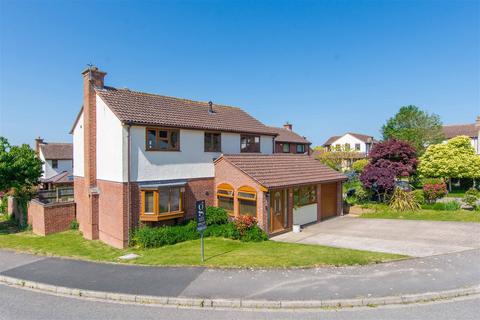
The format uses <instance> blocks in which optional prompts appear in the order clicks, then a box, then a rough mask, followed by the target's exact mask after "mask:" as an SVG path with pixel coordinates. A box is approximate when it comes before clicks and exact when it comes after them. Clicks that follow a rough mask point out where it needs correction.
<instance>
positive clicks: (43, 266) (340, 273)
mask: <svg viewBox="0 0 480 320" xmlns="http://www.w3.org/2000/svg"><path fill="white" fill-rule="evenodd" d="M0 261H1V263H0V281H3V282H8V281H11V279H21V281H17V282H16V283H15V284H17V285H25V282H29V284H28V286H32V287H34V288H35V287H36V288H38V289H45V290H47V291H53V292H57V293H59V292H61V293H66V294H76V295H82V294H83V295H85V296H86V294H84V293H81V292H79V290H85V291H94V292H103V296H102V297H103V298H108V297H111V298H112V299H114V300H115V299H117V300H122V299H123V297H121V296H118V295H122V294H124V295H137V296H155V297H169V300H168V304H175V303H176V302H178V303H179V304H182V303H185V301H190V302H188V303H194V304H195V303H197V302H198V303H200V304H201V306H203V305H204V303H205V300H202V299H216V300H217V302H216V303H218V301H224V302H225V303H224V304H223V305H224V306H232V307H240V306H242V307H246V306H263V307H272V308H276V307H287V306H288V305H289V306H291V307H292V306H295V305H296V306H301V307H305V306H307V305H308V304H309V303H310V304H311V305H312V306H317V305H319V304H318V303H315V302H321V303H322V306H328V305H336V304H337V303H340V302H336V301H340V300H343V301H348V299H351V300H352V301H353V302H351V305H357V304H359V305H362V304H363V305H366V304H370V302H371V301H375V302H376V304H387V303H388V302H389V301H390V302H392V303H402V302H408V301H407V300H408V299H411V300H415V299H416V298H415V297H410V298H409V297H408V296H406V297H405V295H423V294H427V295H428V294H430V295H428V297H430V298H431V299H436V298H439V297H443V296H439V295H435V294H434V293H438V292H448V291H449V290H454V291H455V290H467V291H465V292H467V294H468V293H470V294H471V293H475V292H476V291H478V289H479V288H480V268H478V266H479V265H480V250H479V249H474V250H468V251H463V252H456V253H450V254H444V255H438V256H431V257H425V258H416V259H408V260H401V261H395V262H389V263H383V264H375V265H367V266H352V267H326V268H313V269H285V270H283V269H267V270H261V269H258V270H253V269H208V268H200V267H192V268H165V267H145V266H134V265H120V264H106V263H94V262H87V261H79V260H71V259H61V258H52V257H39V256H33V255H29V254H22V253H15V252H13V251H4V250H0ZM30 282H31V283H40V284H43V285H44V286H42V287H39V286H35V285H31V284H30ZM10 283H11V282H10ZM45 285H46V286H45ZM59 287H61V288H62V290H60V289H59ZM65 288H71V289H72V288H73V289H72V290H70V291H68V290H66V289H65ZM469 288H470V289H471V288H475V290H474V291H475V292H474V291H472V290H470V289H469ZM455 292H456V291H455ZM465 292H464V293H465ZM108 293H112V294H115V295H108ZM454 294H455V295H461V294H457V293H454ZM98 296H99V297H100V296H101V295H98ZM385 297H390V299H386V300H385V299H384V298H385ZM391 297H397V299H391ZM398 297H400V298H398ZM175 298H178V299H180V300H175ZM125 299H127V298H125ZM128 299H131V297H130V298H128ZM181 299H183V300H181ZM185 299H190V300H185ZM192 299H200V300H201V301H200V300H198V301H197V302H195V301H194V300H192ZM369 299H377V300H369ZM133 300H134V301H135V299H133ZM192 301H193V302H192ZM280 301H282V306H280ZM369 301H370V302H369ZM246 302H248V303H246ZM410 302H412V301H410ZM208 303H210V306H214V304H213V302H212V301H210V302H208ZM289 303H290V304H289ZM218 305H222V304H221V303H220V304H218ZM342 305H349V304H348V303H345V304H344V303H343V302H342Z"/></svg>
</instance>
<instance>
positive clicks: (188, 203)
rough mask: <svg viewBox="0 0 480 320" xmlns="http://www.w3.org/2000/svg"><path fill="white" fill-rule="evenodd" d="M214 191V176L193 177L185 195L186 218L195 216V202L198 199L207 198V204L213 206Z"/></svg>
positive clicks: (186, 187)
mask: <svg viewBox="0 0 480 320" xmlns="http://www.w3.org/2000/svg"><path fill="white" fill-rule="evenodd" d="M214 191H215V190H214V178H205V179H192V180H190V181H188V183H187V185H186V186H185V195H184V201H185V205H184V210H185V216H184V219H185V220H188V219H193V218H195V202H196V201H197V200H205V204H206V205H207V206H213V205H214V200H213V198H214V197H213V195H214Z"/></svg>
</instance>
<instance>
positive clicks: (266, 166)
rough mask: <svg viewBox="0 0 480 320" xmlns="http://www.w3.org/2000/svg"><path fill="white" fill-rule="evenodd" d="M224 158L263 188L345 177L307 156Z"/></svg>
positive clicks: (255, 155)
mask: <svg viewBox="0 0 480 320" xmlns="http://www.w3.org/2000/svg"><path fill="white" fill-rule="evenodd" d="M222 159H225V160H226V161H228V162H230V163H231V164H232V165H234V166H235V167H237V168H238V169H240V170H241V171H243V172H244V173H245V174H247V175H248V176H250V177H251V178H253V179H254V180H256V181H257V182H258V183H260V184H261V185H262V186H264V187H266V188H278V187H288V186H296V185H305V184H312V183H321V182H330V181H340V180H346V177H345V176H344V175H343V174H341V173H339V172H337V171H335V170H333V169H330V168H328V167H327V166H325V165H323V164H321V163H320V162H319V161H317V160H315V159H313V158H312V157H310V156H307V155H296V154H271V155H262V154H236V155H223V156H221V157H220V158H219V159H217V160H216V161H215V162H218V161H221V160H222Z"/></svg>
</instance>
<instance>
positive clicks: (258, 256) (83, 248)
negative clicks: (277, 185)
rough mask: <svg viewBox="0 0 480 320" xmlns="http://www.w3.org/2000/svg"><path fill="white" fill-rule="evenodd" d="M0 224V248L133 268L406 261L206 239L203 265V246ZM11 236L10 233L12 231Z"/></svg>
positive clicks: (295, 246) (271, 243)
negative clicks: (135, 242) (129, 243)
mask: <svg viewBox="0 0 480 320" xmlns="http://www.w3.org/2000/svg"><path fill="white" fill-rule="evenodd" d="M0 219H1V218H0ZM2 223H3V222H2V221H0V248H5V249H14V250H19V251H24V252H30V253H35V254H41V255H51V256H63V257H72V258H78V259H85V260H92V261H101V262H119V259H118V257H120V256H122V255H124V254H127V253H136V254H138V255H140V258H138V259H136V260H132V261H129V262H126V263H130V264H142V265H155V266H208V267H259V268H260V267H261V268H288V267H315V266H327V265H335V266H343V265H364V264H369V263H378V262H385V261H389V260H396V259H401V258H405V256H401V255H395V254H387V253H379V252H370V251H361V250H350V249H341V248H333V247H325V246H316V245H304V244H294V243H281V242H274V241H263V242H240V241H237V240H230V239H223V238H206V239H205V262H204V263H201V262H200V242H199V240H193V241H186V242H182V243H178V244H175V245H171V246H164V247H161V248H154V249H138V248H128V249H123V250H122V249H115V248H112V247H109V246H107V245H105V244H103V243H102V242H100V241H89V240H85V239H83V237H82V236H81V234H80V232H78V231H73V230H71V231H65V232H61V233H57V234H52V235H49V236H47V237H41V236H37V235H34V234H33V233H31V232H30V231H24V232H16V233H12V232H8V233H7V232H3V233H2V232H1V230H2V228H4V227H5V226H6V225H5V224H4V223H3V226H2ZM9 230H10V231H12V229H11V228H10V227H9Z"/></svg>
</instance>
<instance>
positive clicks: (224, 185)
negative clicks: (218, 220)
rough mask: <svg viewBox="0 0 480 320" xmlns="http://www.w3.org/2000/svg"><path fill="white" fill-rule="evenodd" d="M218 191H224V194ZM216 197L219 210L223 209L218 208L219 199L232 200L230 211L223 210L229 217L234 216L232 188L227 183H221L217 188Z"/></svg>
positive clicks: (233, 193)
mask: <svg viewBox="0 0 480 320" xmlns="http://www.w3.org/2000/svg"><path fill="white" fill-rule="evenodd" d="M219 191H224V192H226V193H220V192H219ZM216 197H217V206H218V207H219V208H223V207H220V206H219V205H218V200H219V197H221V198H228V199H231V200H232V210H229V209H226V208H223V209H225V211H227V213H228V214H229V215H234V213H235V192H234V190H233V187H232V186H231V185H229V184H227V183H222V184H220V185H218V186H217V194H216Z"/></svg>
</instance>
